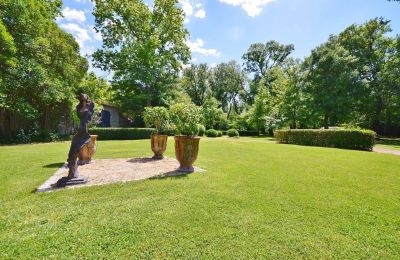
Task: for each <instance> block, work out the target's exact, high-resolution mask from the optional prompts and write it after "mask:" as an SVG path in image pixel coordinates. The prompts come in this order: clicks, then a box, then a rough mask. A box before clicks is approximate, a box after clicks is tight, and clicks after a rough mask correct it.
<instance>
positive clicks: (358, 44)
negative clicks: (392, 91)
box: [339, 18, 392, 132]
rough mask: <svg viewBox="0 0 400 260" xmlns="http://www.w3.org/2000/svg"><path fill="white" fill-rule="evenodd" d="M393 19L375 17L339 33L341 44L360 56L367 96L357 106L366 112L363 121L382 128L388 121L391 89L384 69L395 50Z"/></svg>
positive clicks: (367, 125) (359, 64)
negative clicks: (391, 35) (393, 43)
mask: <svg viewBox="0 0 400 260" xmlns="http://www.w3.org/2000/svg"><path fill="white" fill-rule="evenodd" d="M390 31H391V28H390V25H389V21H388V20H385V19H383V18H375V19H372V20H370V21H368V22H366V23H365V24H362V25H356V24H354V25H351V26H349V27H348V28H347V29H346V30H344V31H343V32H342V33H340V34H339V42H340V45H341V46H343V47H344V48H345V49H346V50H347V51H348V52H349V53H350V54H351V55H353V56H354V57H356V58H357V71H358V73H359V77H358V82H360V83H362V84H363V86H364V96H363V98H360V99H359V100H358V101H359V102H357V104H356V107H355V109H357V111H358V112H359V113H360V114H362V115H364V116H365V120H364V123H363V125H364V126H365V127H369V128H371V129H374V130H375V131H378V132H381V131H382V127H383V123H384V121H385V120H384V114H383V111H384V108H385V106H386V105H387V103H385V100H387V98H386V97H385V96H386V95H387V94H389V93H388V92H387V89H386V87H385V84H384V81H383V80H384V78H383V77H381V75H382V74H381V73H382V71H383V70H384V67H385V65H386V61H387V59H388V55H389V54H390V52H391V48H390V46H391V45H392V39H390V38H389V37H387V36H385V34H386V33H388V32H390Z"/></svg>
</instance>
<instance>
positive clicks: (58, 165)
mask: <svg viewBox="0 0 400 260" xmlns="http://www.w3.org/2000/svg"><path fill="white" fill-rule="evenodd" d="M64 164H65V162H59V163H51V164H47V165H44V166H43V168H54V169H55V168H60V167H61V166H63V165H64Z"/></svg>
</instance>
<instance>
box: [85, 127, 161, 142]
mask: <svg viewBox="0 0 400 260" xmlns="http://www.w3.org/2000/svg"><path fill="white" fill-rule="evenodd" d="M155 132H156V130H155V129H154V128H109V127H106V128H100V127H96V128H91V129H89V133H90V134H91V135H98V137H97V139H98V140H139V139H149V138H150V136H151V135H152V134H154V133H155Z"/></svg>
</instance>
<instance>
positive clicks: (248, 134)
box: [239, 131, 260, 136]
mask: <svg viewBox="0 0 400 260" xmlns="http://www.w3.org/2000/svg"><path fill="white" fill-rule="evenodd" d="M239 135H240V136H259V135H260V134H259V133H258V131H239Z"/></svg>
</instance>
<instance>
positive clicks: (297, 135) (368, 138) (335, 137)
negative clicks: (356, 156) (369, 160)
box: [274, 129, 376, 151]
mask: <svg viewBox="0 0 400 260" xmlns="http://www.w3.org/2000/svg"><path fill="white" fill-rule="evenodd" d="M274 136H275V138H276V139H277V141H278V142H279V143H284V144H299V145H310V146H322V147H336V148H346V149H355V150H369V151H370V150H372V148H373V147H374V145H375V137H376V133H375V132H373V131H370V130H345V129H343V130H342V129H332V130H330V129H327V130H314V129H305V130H278V131H275V133H274Z"/></svg>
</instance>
